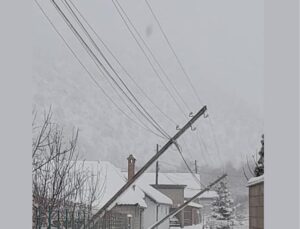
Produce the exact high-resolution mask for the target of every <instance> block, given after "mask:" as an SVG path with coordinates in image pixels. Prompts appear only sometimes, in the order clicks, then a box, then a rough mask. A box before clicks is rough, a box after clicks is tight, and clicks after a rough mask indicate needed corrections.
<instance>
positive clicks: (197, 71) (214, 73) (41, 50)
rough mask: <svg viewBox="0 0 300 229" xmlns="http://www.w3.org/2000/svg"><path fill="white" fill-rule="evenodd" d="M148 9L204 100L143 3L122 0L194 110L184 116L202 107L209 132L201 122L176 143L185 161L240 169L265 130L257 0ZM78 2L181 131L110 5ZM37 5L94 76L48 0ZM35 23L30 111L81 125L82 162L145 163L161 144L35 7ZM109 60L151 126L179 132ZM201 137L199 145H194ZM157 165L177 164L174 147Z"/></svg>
mask: <svg viewBox="0 0 300 229" xmlns="http://www.w3.org/2000/svg"><path fill="white" fill-rule="evenodd" d="M150 2H151V4H152V6H153V9H154V10H155V12H156V13H157V16H158V17H159V19H160V22H161V24H162V26H163V27H164V28H165V31H166V33H167V34H168V37H169V39H170V42H171V43H172V45H173V46H174V49H175V50H176V53H177V54H178V56H179V58H180V59H181V60H182V62H183V65H184V66H185V69H186V70H187V72H188V73H189V75H190V76H191V80H192V82H193V85H194V87H195V88H196V89H197V91H198V94H199V96H200V98H201V103H199V102H198V100H197V99H196V97H195V95H194V94H193V92H192V90H191V87H190V85H189V84H188V82H187V79H186V78H185V76H184V75H183V74H182V72H181V69H180V68H179V66H178V64H177V63H176V60H175V58H174V56H173V55H172V53H171V52H170V50H169V49H168V46H167V45H166V42H165V40H164V39H163V37H162V35H161V33H160V31H159V29H158V26H157V24H156V23H155V21H154V20H153V18H152V17H151V14H150V13H149V11H148V10H147V8H146V5H145V2H144V1H137V0H132V1H125V0H122V1H120V3H121V4H122V5H123V6H124V9H125V10H126V11H127V13H128V15H129V16H130V17H131V18H132V21H133V22H134V23H136V26H137V29H138V30H139V31H140V32H141V34H142V36H143V37H144V38H145V41H146V42H147V43H148V44H149V46H150V47H151V48H152V50H153V53H154V54H155V55H157V58H158V60H159V62H160V63H161V65H162V66H163V67H164V69H165V70H166V72H167V73H168V74H169V76H170V78H171V80H172V82H173V83H174V84H175V85H176V87H177V89H178V91H179V92H180V94H181V95H182V96H183V98H184V100H185V101H186V103H187V106H188V107H189V108H190V110H187V109H185V110H186V116H188V114H189V113H190V112H194V113H195V112H197V111H198V110H199V109H200V108H201V107H202V106H203V105H204V104H205V105H207V106H208V113H209V117H210V120H211V122H212V126H213V128H211V125H210V124H209V119H204V118H203V117H202V118H200V119H199V120H198V121H197V124H196V125H195V126H196V128H197V129H196V131H190V130H189V131H187V132H186V133H185V134H184V136H183V137H182V138H180V140H179V143H180V145H181V146H182V149H183V153H184V155H185V156H186V157H187V158H189V159H190V160H191V161H193V160H198V163H199V165H201V166H208V167H214V168H215V167H217V168H219V167H220V166H221V165H222V164H225V163H228V162H230V163H231V164H232V165H233V167H235V168H238V167H240V165H241V162H242V163H244V162H245V160H246V155H252V154H254V153H255V152H256V151H257V150H258V149H259V147H260V138H261V134H262V133H263V1H260V0H253V1H248V2H240V1H238V0H229V1H197V0H193V1H180V0H176V1H175V0H166V1H158V0H151V1H150ZM74 3H76V4H77V5H78V7H79V8H80V9H81V11H82V13H83V14H84V15H85V16H86V18H87V19H88V21H89V22H90V24H91V25H92V26H93V27H94V28H95V30H96V31H97V32H99V34H100V35H101V37H102V38H103V40H104V41H105V42H106V43H107V45H108V46H109V47H110V48H111V49H112V51H113V52H114V53H115V55H116V56H117V57H118V58H119V60H120V61H121V62H122V64H123V65H124V66H125V67H126V68H127V70H128V71H129V72H130V73H131V74H132V76H133V77H134V79H135V80H136V81H137V83H138V84H139V85H140V86H141V88H143V90H145V92H146V93H147V94H148V95H149V97H151V99H152V100H153V101H154V102H155V104H156V105H157V106H159V107H160V108H161V109H162V110H163V111H164V112H165V113H167V114H168V115H169V116H170V117H171V118H172V119H174V120H175V122H176V123H177V124H178V125H179V126H182V125H184V124H185V122H186V121H187V118H185V117H184V116H183V115H182V114H181V113H180V111H179V109H178V108H177V107H176V104H175V103H174V101H173V100H172V98H171V97H170V96H169V94H168V93H167V91H166V90H165V89H164V87H163V85H162V84H161V82H160V81H159V79H158V78H157V77H156V76H155V75H154V73H153V71H152V69H151V68H150V67H149V64H148V63H147V61H146V59H145V58H144V57H143V55H142V53H141V52H140V50H139V49H138V47H137V45H136V43H135V42H134V40H133V39H132V38H131V37H130V34H129V33H128V31H127V30H126V27H125V26H124V24H123V23H122V21H121V19H120V18H119V16H118V15H117V13H116V10H115V9H114V7H113V5H112V2H111V1H109V0H100V1H99V0H91V1H78V0H77V1H75V0H74ZM42 6H43V7H44V9H45V10H46V12H47V13H48V14H49V16H50V18H51V19H53V21H54V23H55V24H56V25H57V27H58V29H59V30H60V31H61V32H62V33H63V35H64V36H65V38H66V39H67V41H68V42H69V44H70V45H71V46H72V47H73V48H74V49H75V50H76V53H77V54H78V55H79V56H80V58H81V59H82V61H83V62H84V63H85V64H86V65H87V67H88V68H89V70H90V71H91V72H93V73H95V74H96V73H97V71H96V67H95V66H94V64H93V63H92V61H91V60H90V59H89V58H88V56H87V55H86V53H85V52H84V50H83V49H82V47H81V46H80V45H79V43H78V42H77V41H76V39H75V37H74V36H73V35H72V34H71V33H70V31H69V30H68V28H67V27H66V26H65V25H64V23H63V21H62V20H61V18H60V17H59V15H58V14H57V13H56V12H55V11H54V9H53V6H52V5H51V4H48V3H44V4H43V5H42ZM32 17H33V22H34V27H33V37H34V40H33V78H32V82H33V106H34V107H35V108H36V110H37V111H39V112H43V110H44V109H48V108H49V107H50V106H52V110H53V115H54V120H55V121H56V122H58V123H60V124H61V125H63V126H64V127H65V130H66V132H67V133H71V131H72V129H73V128H74V127H77V128H79V130H80V132H79V149H80V151H81V152H82V157H84V158H86V159H88V160H108V161H111V162H113V163H114V164H115V165H116V166H119V167H123V168H124V167H125V166H126V157H127V156H128V155H129V154H130V153H132V154H134V155H135V157H136V158H137V165H138V166H141V165H142V164H143V163H144V162H145V161H146V160H147V159H148V158H150V157H151V156H152V155H153V154H154V153H155V152H156V144H159V145H161V146H162V145H163V144H164V143H165V142H166V141H165V140H163V139H161V138H159V137H157V136H155V135H153V134H151V133H149V132H147V131H145V130H144V129H142V128H140V127H138V126H136V125H135V123H133V122H131V121H130V120H128V119H127V118H126V117H125V116H124V115H123V114H122V113H121V112H120V111H119V110H118V109H116V107H114V105H113V104H112V103H111V102H110V101H109V100H107V99H106V97H105V96H104V94H103V93H102V92H101V91H100V90H99V89H98V88H97V87H96V86H95V84H94V83H93V82H92V81H91V80H90V79H89V77H88V75H87V73H86V72H85V71H84V70H83V68H82V67H81V66H80V65H79V64H78V62H77V61H76V59H75V58H74V57H73V56H72V54H71V53H70V51H69V50H68V49H67V48H66V46H65V44H64V43H63V42H62V40H61V39H60V38H59V37H58V35H57V34H56V33H55V31H54V30H53V29H52V28H51V26H50V24H49V23H48V22H47V21H46V20H45V18H44V17H43V15H42V14H41V12H40V11H39V10H38V8H37V7H34V9H33V16H32ZM105 54H106V55H108V53H105ZM108 57H109V60H110V61H111V63H112V64H113V65H114V66H116V69H117V71H118V72H119V73H120V75H121V76H122V77H123V78H124V81H125V82H126V84H127V85H128V86H129V87H130V89H131V90H132V91H133V93H134V94H135V95H136V96H137V97H138V99H139V100H140V101H141V103H142V104H143V105H144V106H145V107H146V108H147V109H148V110H149V111H150V113H151V114H152V115H153V116H154V117H155V119H156V120H157V121H158V122H159V123H160V124H161V125H162V126H163V127H164V128H165V129H166V130H167V132H168V133H169V134H170V135H172V134H174V133H176V125H174V124H173V123H171V122H169V121H168V119H166V118H165V117H164V116H163V115H162V114H161V113H160V112H159V111H158V110H157V109H156V108H155V107H154V106H153V105H152V104H151V103H149V101H148V100H147V99H146V98H145V97H144V96H143V95H142V94H141V92H140V91H139V90H138V89H137V87H136V86H135V85H134V84H133V83H132V81H130V79H129V78H128V77H126V76H125V75H124V73H123V72H122V71H121V69H120V67H118V66H117V65H116V62H115V61H113V59H112V58H111V57H110V56H109V55H108ZM97 79H98V82H99V83H100V84H101V85H103V87H104V88H105V90H106V92H107V93H108V94H109V95H110V96H111V97H112V99H113V100H114V101H115V102H116V103H118V104H119V106H121V108H122V109H123V110H124V111H125V112H127V113H128V114H129V111H128V109H127V108H126V106H124V105H123V104H122V102H121V101H120V99H119V98H118V96H117V95H116V94H115V93H114V91H113V90H112V89H111V88H110V87H109V85H108V83H107V81H106V80H105V79H104V77H103V76H100V75H99V77H98V78H97ZM164 80H165V79H164ZM165 82H166V83H167V81H166V80H165ZM177 99H178V98H177ZM181 105H182V106H183V107H184V104H181ZM130 115H131V116H132V117H134V116H133V115H132V114H130ZM197 135H199V136H200V137H201V138H202V139H203V141H204V143H205V144H203V143H201V144H199V138H200V137H199V136H197ZM214 136H215V139H216V141H215V139H214ZM216 143H217V144H216ZM218 151H219V153H218ZM162 160H164V161H167V162H171V163H175V164H176V163H181V158H180V156H179V154H178V152H176V151H175V150H174V149H170V150H169V151H167V152H166V153H165V155H163V158H162Z"/></svg>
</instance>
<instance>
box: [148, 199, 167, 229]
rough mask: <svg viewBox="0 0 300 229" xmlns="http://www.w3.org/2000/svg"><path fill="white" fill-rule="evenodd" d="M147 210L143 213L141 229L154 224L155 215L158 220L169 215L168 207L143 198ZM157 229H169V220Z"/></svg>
mask: <svg viewBox="0 0 300 229" xmlns="http://www.w3.org/2000/svg"><path fill="white" fill-rule="evenodd" d="M145 201H146V204H147V206H148V207H147V208H146V209H145V210H144V211H143V225H142V229H147V228H148V227H149V226H151V225H153V224H154V223H155V222H156V215H158V220H160V219H162V218H163V217H164V216H166V215H167V214H169V209H170V207H169V206H168V205H164V204H157V203H155V202H153V201H152V200H151V199H149V198H147V197H146V198H145ZM158 229H169V220H166V221H165V222H164V223H162V224H161V225H159V227H158Z"/></svg>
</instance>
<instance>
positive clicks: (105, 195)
mask: <svg viewBox="0 0 300 229" xmlns="http://www.w3.org/2000/svg"><path fill="white" fill-rule="evenodd" d="M82 166H83V169H84V170H85V171H89V173H90V175H94V176H95V175H98V176H99V180H98V184H97V185H98V188H99V190H103V191H101V194H100V195H99V197H97V200H96V201H95V207H94V208H95V209H96V210H97V209H100V208H101V207H102V206H103V205H104V204H105V203H106V202H107V201H108V200H109V199H110V198H111V197H112V196H113V195H114V194H115V193H116V192H117V191H119V189H120V188H121V187H122V186H123V185H124V184H125V183H126V182H127V179H126V177H125V176H124V174H123V173H122V172H121V169H119V168H117V167H115V166H114V165H113V164H111V163H110V162H107V161H79V162H78V163H77V165H76V167H77V168H82ZM87 188H88V187H87ZM145 195H147V196H148V197H150V198H151V199H152V200H154V201H155V202H157V203H160V204H167V205H172V204H173V202H172V200H171V199H170V198H169V197H167V196H165V195H164V194H162V193H161V192H159V191H158V190H156V189H155V188H153V187H151V186H150V185H149V184H147V183H143V182H142V181H140V182H136V184H133V185H132V186H131V187H130V188H129V189H128V190H126V192H125V193H123V194H122V195H121V196H120V197H119V198H118V199H117V200H116V201H115V202H114V203H113V204H112V206H111V207H113V206H115V205H135V204H139V205H140V206H141V207H145V208H146V207H147V204H146V202H145Z"/></svg>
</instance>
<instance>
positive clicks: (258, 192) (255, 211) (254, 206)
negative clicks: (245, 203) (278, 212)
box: [249, 181, 264, 229]
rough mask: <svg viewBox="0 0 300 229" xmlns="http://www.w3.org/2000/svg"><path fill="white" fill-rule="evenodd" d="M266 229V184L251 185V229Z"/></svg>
mask: <svg viewBox="0 0 300 229" xmlns="http://www.w3.org/2000/svg"><path fill="white" fill-rule="evenodd" d="M263 228H264V182H263V181H262V182H260V183H256V184H253V185H249V229H263Z"/></svg>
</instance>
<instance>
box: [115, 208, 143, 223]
mask: <svg viewBox="0 0 300 229" xmlns="http://www.w3.org/2000/svg"><path fill="white" fill-rule="evenodd" d="M143 210H144V209H143V208H141V207H139V206H137V205H117V206H115V207H114V208H113V209H112V212H118V213H122V214H126V215H127V214H130V215H132V222H133V223H132V229H141V224H142V222H141V221H142V217H141V215H142V212H143Z"/></svg>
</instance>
